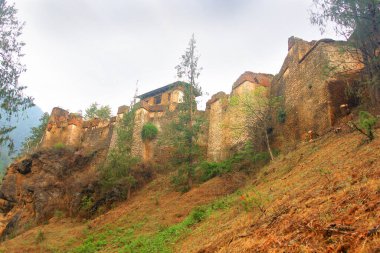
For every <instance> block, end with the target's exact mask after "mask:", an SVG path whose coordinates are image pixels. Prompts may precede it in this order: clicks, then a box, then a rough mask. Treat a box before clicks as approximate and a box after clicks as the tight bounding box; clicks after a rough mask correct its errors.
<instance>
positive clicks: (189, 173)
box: [165, 34, 203, 189]
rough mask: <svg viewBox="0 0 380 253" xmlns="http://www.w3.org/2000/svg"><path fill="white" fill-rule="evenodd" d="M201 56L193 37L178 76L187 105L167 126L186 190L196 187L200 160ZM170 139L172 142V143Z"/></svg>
mask: <svg viewBox="0 0 380 253" xmlns="http://www.w3.org/2000/svg"><path fill="white" fill-rule="evenodd" d="M198 60H199V55H198V54H197V51H196V40H195V38H194V34H193V35H192V37H191V39H190V41H189V46H188V48H187V49H186V51H185V54H184V55H182V57H181V62H180V64H179V65H177V66H176V67H175V68H176V70H177V76H178V78H179V79H180V80H181V81H184V83H182V86H183V88H184V97H183V102H182V103H181V104H179V105H178V111H177V112H178V114H177V117H175V118H174V119H173V121H172V122H171V123H170V124H169V125H168V126H167V128H168V129H167V131H169V132H171V134H170V135H165V137H167V138H168V140H167V141H169V142H170V145H171V146H173V147H174V149H175V158H176V162H177V163H178V165H179V169H178V174H182V175H183V176H184V177H185V179H186V189H190V188H191V187H192V185H193V177H194V168H195V163H196V162H197V158H198V157H199V153H200V152H199V146H198V144H197V140H198V138H199V134H200V130H201V125H202V122H203V121H202V119H201V118H200V117H199V115H197V114H196V112H197V104H196V100H195V97H196V95H200V94H201V88H200V86H199V84H198V77H199V75H200V71H201V68H200V67H198ZM169 139H170V140H169Z"/></svg>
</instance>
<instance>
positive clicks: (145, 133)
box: [141, 123, 158, 141]
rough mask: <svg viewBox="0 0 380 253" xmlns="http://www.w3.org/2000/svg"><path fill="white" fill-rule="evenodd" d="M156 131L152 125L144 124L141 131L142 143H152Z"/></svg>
mask: <svg viewBox="0 0 380 253" xmlns="http://www.w3.org/2000/svg"><path fill="white" fill-rule="evenodd" d="M157 134H158V129H157V127H156V126H155V125H154V124H153V123H146V124H145V125H144V126H143V127H142V130H141V138H142V139H143V141H152V140H154V139H155V138H156V137H157Z"/></svg>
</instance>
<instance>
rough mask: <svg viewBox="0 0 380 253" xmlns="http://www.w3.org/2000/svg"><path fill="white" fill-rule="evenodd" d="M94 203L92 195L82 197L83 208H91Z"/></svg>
mask: <svg viewBox="0 0 380 253" xmlns="http://www.w3.org/2000/svg"><path fill="white" fill-rule="evenodd" d="M93 204H94V199H93V198H92V197H90V196H84V197H83V198H82V199H81V208H82V209H83V210H85V211H87V210H89V209H90V208H91V207H92V206H93Z"/></svg>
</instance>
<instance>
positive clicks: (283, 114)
mask: <svg viewBox="0 0 380 253" xmlns="http://www.w3.org/2000/svg"><path fill="white" fill-rule="evenodd" d="M277 120H278V122H280V123H281V124H284V123H285V120H286V112H285V110H284V108H280V109H279V110H278V112H277Z"/></svg>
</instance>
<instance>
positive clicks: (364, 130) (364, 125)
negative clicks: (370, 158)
mask: <svg viewBox="0 0 380 253" xmlns="http://www.w3.org/2000/svg"><path fill="white" fill-rule="evenodd" d="M376 123H377V118H376V117H375V116H373V115H372V114H370V113H369V112H366V111H361V112H359V122H358V123H357V124H355V123H353V122H349V125H350V126H351V127H352V128H354V129H355V130H357V131H358V132H360V133H361V134H363V135H365V136H366V137H367V138H368V140H369V141H372V140H373V139H374V138H375V135H374V132H373V131H374V128H375V125H376Z"/></svg>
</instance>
